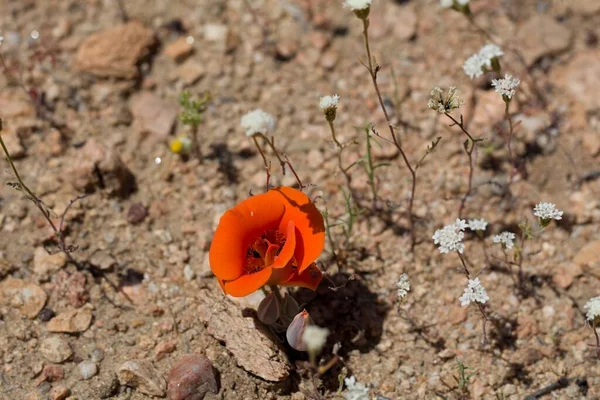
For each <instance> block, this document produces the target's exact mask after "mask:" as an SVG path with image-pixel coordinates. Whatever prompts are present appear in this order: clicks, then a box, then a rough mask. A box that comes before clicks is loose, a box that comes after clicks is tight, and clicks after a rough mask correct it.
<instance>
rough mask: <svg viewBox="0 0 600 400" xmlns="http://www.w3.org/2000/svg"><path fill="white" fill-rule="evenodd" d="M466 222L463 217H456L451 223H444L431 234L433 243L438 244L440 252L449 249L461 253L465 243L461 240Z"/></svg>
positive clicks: (445, 251)
mask: <svg viewBox="0 0 600 400" xmlns="http://www.w3.org/2000/svg"><path fill="white" fill-rule="evenodd" d="M466 228H467V223H466V222H465V220H464V219H460V218H457V219H456V221H455V222H454V223H453V224H450V225H446V226H444V227H443V228H442V229H438V230H437V231H435V233H434V234H433V236H432V237H431V238H432V239H433V243H434V244H439V250H440V253H442V254H445V253H449V252H451V251H458V252H459V253H462V252H463V251H464V250H465V245H464V244H463V242H462V240H463V238H464V237H465V232H464V231H465V229H466Z"/></svg>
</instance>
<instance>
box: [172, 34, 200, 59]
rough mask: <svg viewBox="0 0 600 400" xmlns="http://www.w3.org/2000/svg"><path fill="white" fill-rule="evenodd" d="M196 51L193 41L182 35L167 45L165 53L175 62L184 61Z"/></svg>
mask: <svg viewBox="0 0 600 400" xmlns="http://www.w3.org/2000/svg"><path fill="white" fill-rule="evenodd" d="M193 51H194V46H193V42H192V41H189V40H188V39H187V37H185V36H181V37H179V38H177V39H176V40H174V41H173V42H171V43H169V44H168V45H167V47H165V55H166V56H167V57H169V58H171V59H172V60H173V61H175V62H178V63H180V62H182V61H183V60H185V59H186V58H187V57H189V55H190V54H192V52H193Z"/></svg>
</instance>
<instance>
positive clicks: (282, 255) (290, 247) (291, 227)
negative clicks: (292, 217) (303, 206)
mask: <svg viewBox="0 0 600 400" xmlns="http://www.w3.org/2000/svg"><path fill="white" fill-rule="evenodd" d="M295 249H296V225H295V224H294V221H288V224H287V229H286V235H285V244H284V245H283V248H282V249H281V251H280V252H279V255H278V256H277V257H276V258H275V261H273V264H271V265H270V267H271V268H283V267H285V266H286V265H287V264H288V262H289V261H290V260H291V259H292V257H293V256H294V250H295Z"/></svg>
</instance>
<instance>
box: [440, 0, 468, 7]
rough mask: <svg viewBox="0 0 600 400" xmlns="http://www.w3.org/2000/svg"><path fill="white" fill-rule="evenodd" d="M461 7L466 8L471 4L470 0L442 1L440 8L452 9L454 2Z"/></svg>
mask: <svg viewBox="0 0 600 400" xmlns="http://www.w3.org/2000/svg"><path fill="white" fill-rule="evenodd" d="M455 1H456V4H458V5H460V6H466V5H467V4H469V0H440V6H442V7H444V8H450V7H452V6H453V5H454V2H455Z"/></svg>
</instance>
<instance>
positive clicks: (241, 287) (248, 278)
mask: <svg viewBox="0 0 600 400" xmlns="http://www.w3.org/2000/svg"><path fill="white" fill-rule="evenodd" d="M271 272H272V269H271V268H269V267H267V268H264V269H262V270H260V271H258V272H255V273H254V274H250V275H243V276H242V277H240V278H238V279H236V280H234V281H230V282H225V284H224V285H223V290H224V291H225V293H227V294H230V295H232V296H233V297H244V296H248V295H249V294H250V293H253V292H255V291H257V290H258V289H260V288H261V287H263V286H264V285H265V284H266V283H267V282H268V281H269V279H270V278H271Z"/></svg>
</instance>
